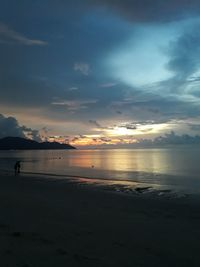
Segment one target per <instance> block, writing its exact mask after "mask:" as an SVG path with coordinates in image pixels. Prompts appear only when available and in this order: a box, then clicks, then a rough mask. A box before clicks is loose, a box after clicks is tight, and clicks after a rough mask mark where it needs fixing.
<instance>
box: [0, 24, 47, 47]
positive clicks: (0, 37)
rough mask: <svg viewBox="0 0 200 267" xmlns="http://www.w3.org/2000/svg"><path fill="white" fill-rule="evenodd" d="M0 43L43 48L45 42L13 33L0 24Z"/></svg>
mask: <svg viewBox="0 0 200 267" xmlns="http://www.w3.org/2000/svg"><path fill="white" fill-rule="evenodd" d="M0 43H3V44H21V45H26V46H45V45H47V42H44V41H42V40H37V39H29V38H27V37H26V36H24V35H23V34H21V33H19V32H16V31H14V30H13V29H11V28H10V27H8V26H7V25H6V24H4V23H0Z"/></svg>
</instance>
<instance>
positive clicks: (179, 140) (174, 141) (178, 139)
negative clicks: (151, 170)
mask: <svg viewBox="0 0 200 267" xmlns="http://www.w3.org/2000/svg"><path fill="white" fill-rule="evenodd" d="M139 144H140V145H152V146H155V145H157V146H158V145H159V146H163V145H192V144H200V136H199V135H196V136H191V135H188V134H183V135H177V134H176V133H175V132H174V131H171V132H170V133H166V134H165V135H164V136H159V137H156V138H155V139H153V140H149V139H146V140H139Z"/></svg>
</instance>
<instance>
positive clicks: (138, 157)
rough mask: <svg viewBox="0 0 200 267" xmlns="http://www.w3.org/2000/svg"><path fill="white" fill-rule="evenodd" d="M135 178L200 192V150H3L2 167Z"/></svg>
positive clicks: (148, 182)
mask: <svg viewBox="0 0 200 267" xmlns="http://www.w3.org/2000/svg"><path fill="white" fill-rule="evenodd" d="M16 160H21V162H22V163H21V165H22V171H26V172H33V173H51V174H57V175H66V176H70V175H73V176H81V177H82V176H84V177H89V178H92V179H95V178H101V179H108V180H117V181H134V182H139V183H147V184H154V185H167V186H171V187H177V188H183V189H184V190H189V191H190V190H195V191H197V192H199V193H200V149H199V148H191V147H186V148H185V147H179V148H173V149H172V148H168V149H113V150H65V151H64V150H49V151H44V150H40V151H1V152H0V169H1V170H13V165H14V162H15V161H16Z"/></svg>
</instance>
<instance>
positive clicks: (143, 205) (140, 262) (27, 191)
mask: <svg viewBox="0 0 200 267" xmlns="http://www.w3.org/2000/svg"><path fill="white" fill-rule="evenodd" d="M199 211H200V202H199V198H198V197H196V198H194V197H190V196H188V197H181V198H169V197H165V196H159V197H158V196H155V195H151V194H149V195H148V194H132V195H130V194H124V193H116V192H112V191H107V190H102V189H101V188H98V187H95V186H82V185H80V184H78V183H74V182H68V181H66V180H62V179H53V178H52V177H51V178H48V177H39V176H31V175H23V174H22V175H20V176H17V177H15V176H12V175H9V174H6V173H4V174H3V173H2V174H1V175H0V212H1V213H0V238H1V242H0V263H1V266H3V267H15V266H16V267H45V266H48V267H51V266H55V267H64V266H65V267H66V266H73V267H76V266H87V267H90V266H92V267H94V266H99V267H104V266H115V267H117V266H120V267H128V266H130V267H133V266H138V267H139V266H148V267H151V266H152V267H157V266H159V267H162V266H180V267H184V266H188V267H192V266H200V254H199V244H200V212H199Z"/></svg>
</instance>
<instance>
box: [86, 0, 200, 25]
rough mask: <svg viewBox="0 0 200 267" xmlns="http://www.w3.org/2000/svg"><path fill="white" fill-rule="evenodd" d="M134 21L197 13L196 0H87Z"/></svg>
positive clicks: (169, 18) (164, 19) (170, 17)
mask: <svg viewBox="0 0 200 267" xmlns="http://www.w3.org/2000/svg"><path fill="white" fill-rule="evenodd" d="M88 2H89V3H90V5H95V4H96V5H99V6H102V7H104V8H105V9H107V10H108V11H111V12H116V13H118V14H119V15H121V16H123V17H124V18H126V19H128V20H131V21H134V22H155V21H160V22H166V21H172V20H177V19H182V18H184V17H185V16H191V15H193V16H194V15H195V14H198V13H199V8H200V2H199V1H198V0H190V1H188V0H181V1H180V0H168V1H160V0H123V1H119V0H88Z"/></svg>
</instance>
